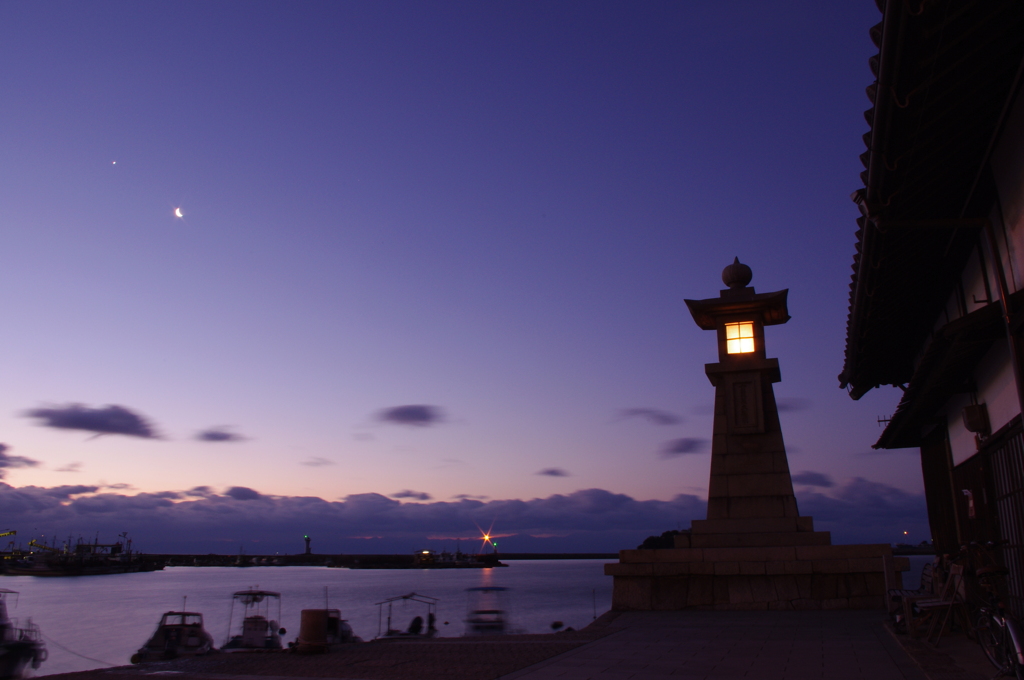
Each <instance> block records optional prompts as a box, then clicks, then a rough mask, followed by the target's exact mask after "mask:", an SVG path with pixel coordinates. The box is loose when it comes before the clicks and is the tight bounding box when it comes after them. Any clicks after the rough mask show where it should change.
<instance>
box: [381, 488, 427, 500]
mask: <svg viewBox="0 0 1024 680" xmlns="http://www.w3.org/2000/svg"><path fill="white" fill-rule="evenodd" d="M391 497H392V498H410V499H412V500H414V501H429V500H431V499H432V498H433V496H431V495H430V494H429V493H427V492H426V491H410V490H409V489H404V490H402V491H399V492H397V493H393V494H391Z"/></svg>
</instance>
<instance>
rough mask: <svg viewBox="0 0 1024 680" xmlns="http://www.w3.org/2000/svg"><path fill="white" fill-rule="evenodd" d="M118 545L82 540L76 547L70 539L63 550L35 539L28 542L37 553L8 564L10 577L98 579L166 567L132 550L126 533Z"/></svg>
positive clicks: (6, 572)
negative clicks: (100, 576)
mask: <svg viewBox="0 0 1024 680" xmlns="http://www.w3.org/2000/svg"><path fill="white" fill-rule="evenodd" d="M119 538H121V539H122V540H120V541H118V542H116V543H100V542H99V541H98V540H97V541H94V542H93V543H87V542H85V541H82V540H81V539H79V540H78V542H77V543H76V544H75V545H74V547H72V546H71V544H70V539H69V541H68V542H67V543H65V544H64V546H63V547H62V548H57V547H53V546H48V545H46V544H44V543H39V542H37V541H35V540H31V541H29V542H28V545H29V547H30V548H33V551H32V552H31V553H30V554H28V555H27V556H22V557H21V558H20V559H13V560H10V561H9V563H7V564H5V568H4V573H5V574H8V575H9V576H98V575H102V574H127V573H135V572H140V571H158V570H160V569H163V568H164V563H163V562H162V561H159V560H152V559H147V558H146V557H145V556H143V555H141V554H139V553H138V552H133V551H132V548H131V546H132V542H131V540H130V539H128V538H127V535H126V534H122V535H121V536H120V537H119Z"/></svg>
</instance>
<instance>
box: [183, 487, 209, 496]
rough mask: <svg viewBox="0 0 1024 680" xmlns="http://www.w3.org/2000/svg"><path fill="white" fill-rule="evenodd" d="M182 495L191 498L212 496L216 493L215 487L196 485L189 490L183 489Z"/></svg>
mask: <svg viewBox="0 0 1024 680" xmlns="http://www.w3.org/2000/svg"><path fill="white" fill-rule="evenodd" d="M182 495H183V496H186V497H191V498H209V497H210V496H215V495H216V494H215V493H214V491H213V489H211V488H210V487H208V486H194V487H192V488H191V489H189V490H188V491H183V492H182Z"/></svg>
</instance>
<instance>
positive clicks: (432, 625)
mask: <svg viewBox="0 0 1024 680" xmlns="http://www.w3.org/2000/svg"><path fill="white" fill-rule="evenodd" d="M437 602H438V599H437V598H436V597H430V596H428V595H420V594H418V593H409V594H408V595H398V596H396V597H389V598H388V599H386V600H382V601H381V602H378V603H377V639H378V640H395V639H405V640H408V639H425V638H432V637H434V636H435V635H437V625H436V623H437ZM413 603H415V604H413ZM385 605H387V608H388V616H387V627H384V625H383V624H384V606H385ZM395 605H398V606H400V607H403V609H408V607H407V605H412V606H416V607H417V611H416V612H414V613H415V615H414V616H413V618H412V620H411V621H410V622H409V627H408V628H406V629H405V630H402V629H401V628H392V627H391V621H392V617H393V616H394V615H395V612H394V607H395ZM398 613H399V614H402V613H403V612H398ZM423 614H426V620H424V618H423V616H422V615H423Z"/></svg>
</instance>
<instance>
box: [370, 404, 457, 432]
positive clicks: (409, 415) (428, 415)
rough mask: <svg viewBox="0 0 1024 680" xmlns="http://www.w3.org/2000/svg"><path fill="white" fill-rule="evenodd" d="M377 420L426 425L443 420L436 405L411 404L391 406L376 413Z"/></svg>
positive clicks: (419, 425)
mask: <svg viewBox="0 0 1024 680" xmlns="http://www.w3.org/2000/svg"><path fill="white" fill-rule="evenodd" d="M377 420H380V421H382V422H385V423H392V424H395V425H412V426H416V427H427V426H429V425H436V424H437V423H440V422H443V421H444V415H443V414H442V413H441V409H439V408H438V407H436V406H427V405H424V404H412V405H409V406H392V407H391V408H386V409H384V410H382V411H380V412H379V413H378V414H377Z"/></svg>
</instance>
